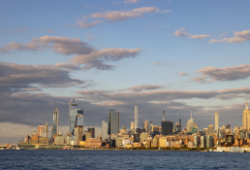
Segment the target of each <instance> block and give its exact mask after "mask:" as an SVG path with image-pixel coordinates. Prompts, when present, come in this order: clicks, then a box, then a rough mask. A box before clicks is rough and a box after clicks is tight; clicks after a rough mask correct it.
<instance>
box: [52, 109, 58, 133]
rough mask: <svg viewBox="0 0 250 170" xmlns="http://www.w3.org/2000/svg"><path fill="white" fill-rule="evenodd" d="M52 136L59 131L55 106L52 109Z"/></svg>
mask: <svg viewBox="0 0 250 170" xmlns="http://www.w3.org/2000/svg"><path fill="white" fill-rule="evenodd" d="M52 133H53V136H54V135H55V134H58V133H59V110H58V109H57V108H55V109H54V111H53V132H52Z"/></svg>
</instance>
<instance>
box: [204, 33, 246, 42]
mask: <svg viewBox="0 0 250 170" xmlns="http://www.w3.org/2000/svg"><path fill="white" fill-rule="evenodd" d="M245 41H250V30H245V31H236V32H234V37H231V38H223V39H211V40H210V41H209V43H217V42H225V43H241V42H245Z"/></svg>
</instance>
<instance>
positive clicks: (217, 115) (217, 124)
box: [214, 112, 219, 132]
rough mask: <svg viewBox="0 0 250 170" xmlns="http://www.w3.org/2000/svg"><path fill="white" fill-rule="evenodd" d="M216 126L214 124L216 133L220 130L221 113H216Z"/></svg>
mask: <svg viewBox="0 0 250 170" xmlns="http://www.w3.org/2000/svg"><path fill="white" fill-rule="evenodd" d="M214 116H215V117H214V118H215V124H214V130H216V132H217V131H218V128H219V113H218V112H215V115H214Z"/></svg>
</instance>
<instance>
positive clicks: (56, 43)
mask: <svg viewBox="0 0 250 170" xmlns="http://www.w3.org/2000/svg"><path fill="white" fill-rule="evenodd" d="M47 48H50V49H53V50H54V51H55V52H57V53H61V54H65V55H70V54H89V53H91V52H92V51H94V50H95V49H94V48H93V47H91V46H90V45H89V44H88V43H87V42H83V41H81V40H80V39H78V38H66V37H58V36H48V35H46V36H42V37H40V38H33V39H32V41H31V42H29V43H27V44H22V43H16V42H10V43H9V44H7V45H5V46H4V47H2V48H1V49H0V51H1V52H9V51H12V50H20V51H41V50H45V49H47Z"/></svg>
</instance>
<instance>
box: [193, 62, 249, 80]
mask: <svg viewBox="0 0 250 170" xmlns="http://www.w3.org/2000/svg"><path fill="white" fill-rule="evenodd" d="M196 73H200V74H202V76H197V77H195V78H194V79H193V81H197V82H199V83H205V82H213V81H235V80H241V79H246V78H248V77H250V64H243V65H239V66H231V67H224V68H216V67H204V68H202V69H200V70H198V71H196Z"/></svg>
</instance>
